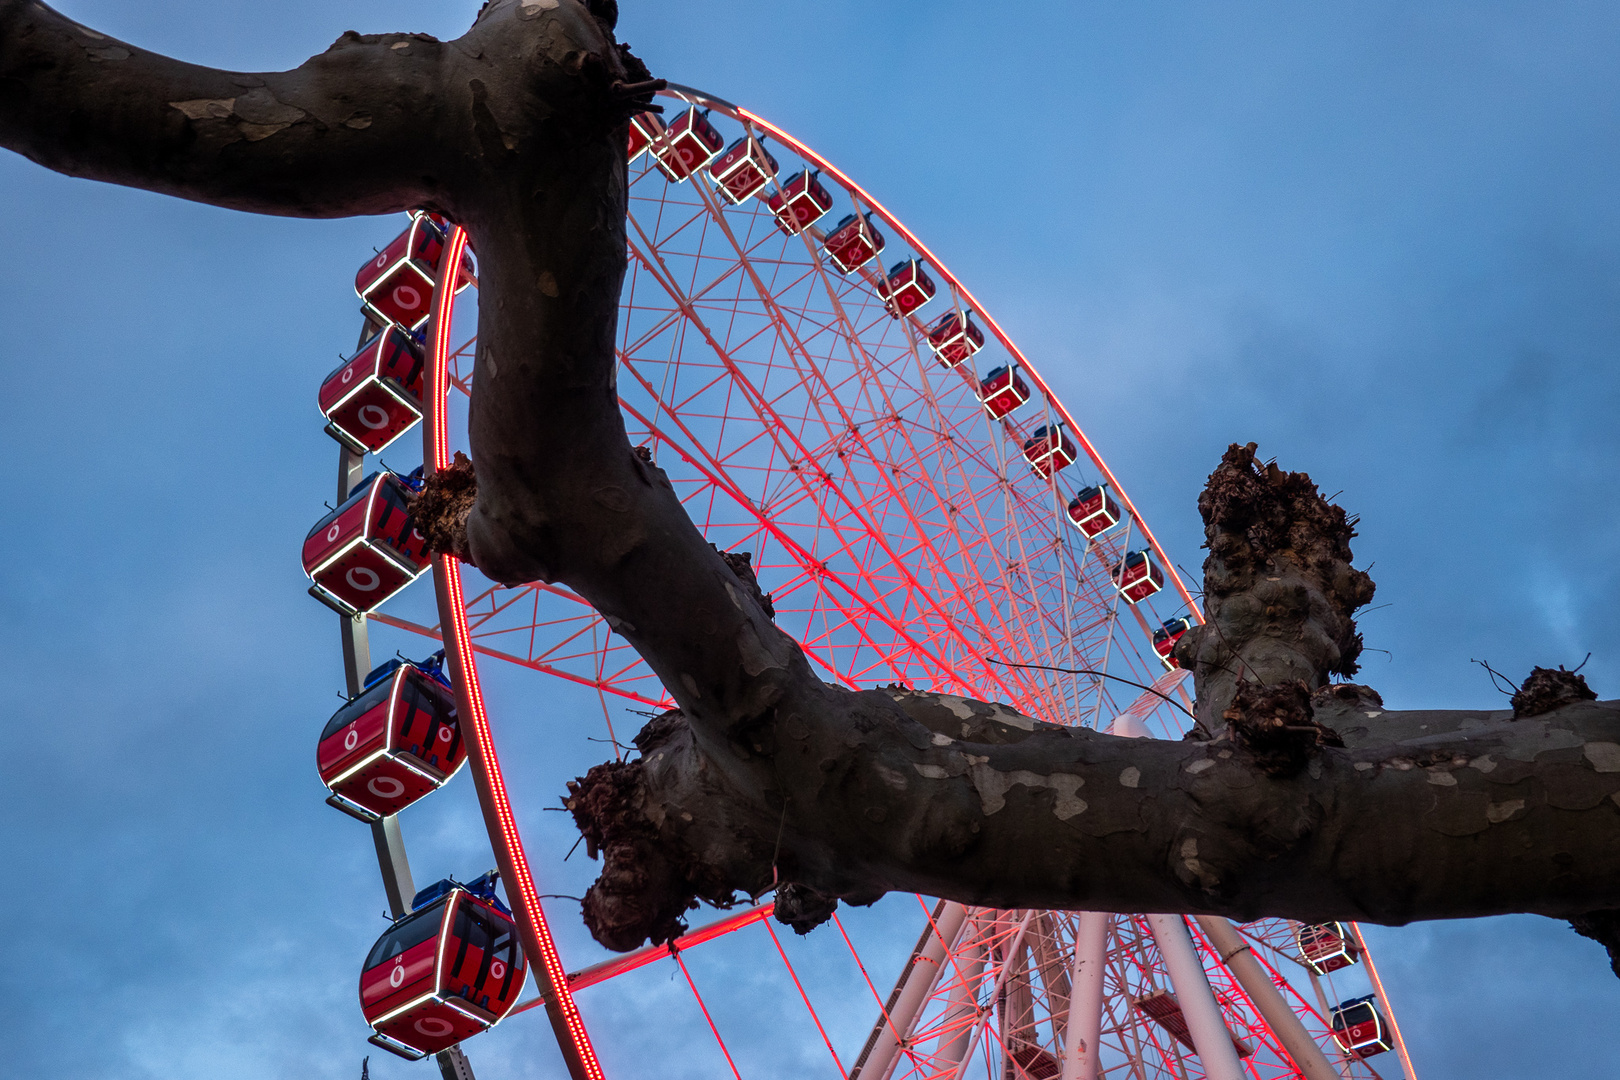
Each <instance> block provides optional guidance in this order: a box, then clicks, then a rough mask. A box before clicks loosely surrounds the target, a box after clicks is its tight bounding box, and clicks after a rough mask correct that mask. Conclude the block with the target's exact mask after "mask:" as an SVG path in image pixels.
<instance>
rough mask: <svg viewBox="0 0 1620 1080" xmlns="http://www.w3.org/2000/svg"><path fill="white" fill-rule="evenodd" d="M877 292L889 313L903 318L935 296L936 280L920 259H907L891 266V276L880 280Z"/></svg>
mask: <svg viewBox="0 0 1620 1080" xmlns="http://www.w3.org/2000/svg"><path fill="white" fill-rule="evenodd" d="M877 292H878V296H879V297H880V298H882V300H883V306H884V307H886V308H888V310H889V314H890V315H893V316H894V317H895V318H897V319H903V318H905V317H906V316H907V315H910V314H911V313H912V312H914V311H916V310H917V309H918V308H920V307H922V306H923V305H924V304H926V303H928V301H930V300H932V299H933V298H934V281H933V279H932V278H930V277H929V276H928V274H927V273H926V272H924V270H923V267H922V263H921V262H920V261H918V260H917V259H907V260H906V261H905V262H897V263H895V264H894V265H893V266H891V267H889V276H888V277H886V278H884V279H883V280H881V281H879V282H878V286H877Z"/></svg>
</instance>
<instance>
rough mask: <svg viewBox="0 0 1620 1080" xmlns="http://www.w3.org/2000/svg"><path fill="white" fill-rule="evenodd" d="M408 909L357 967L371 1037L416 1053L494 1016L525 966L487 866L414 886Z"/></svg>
mask: <svg viewBox="0 0 1620 1080" xmlns="http://www.w3.org/2000/svg"><path fill="white" fill-rule="evenodd" d="M411 907H412V911H411V913H410V914H409V915H406V916H404V917H403V918H401V919H399V920H398V921H396V922H395V923H394V925H393V926H392V927H390V928H389V930H388V932H387V933H385V934H383V936H382V937H381V938H379V939H378V940H377V944H376V945H374V946H372V949H371V953H370V955H368V956H367V957H366V962H365V968H364V970H363V971H362V972H361V975H360V1008H361V1011H362V1012H364V1013H365V1017H366V1022H367V1023H368V1024H370V1025H371V1027H372V1030H373V1031H374V1032H375V1034H373V1035H372V1036H371V1042H372V1043H373V1044H374V1045H376V1046H380V1047H382V1048H383V1049H385V1050H388V1051H390V1052H392V1053H395V1054H398V1055H399V1056H400V1057H403V1058H408V1059H411V1060H419V1059H421V1058H423V1057H426V1056H427V1055H428V1054H436V1053H438V1052H439V1051H440V1050H446V1049H448V1048H450V1047H452V1046H454V1045H455V1044H456V1043H458V1042H461V1041H462V1040H463V1039H466V1038H470V1037H471V1036H473V1035H477V1034H478V1033H479V1032H482V1031H486V1030H488V1029H489V1028H490V1027H493V1026H494V1025H495V1024H497V1023H498V1022H500V1020H501V1019H502V1018H504V1017H505V1016H506V1014H507V1013H509V1012H511V1011H512V1006H513V1005H515V1004H517V998H518V994H519V993H520V992H521V991H522V989H523V981H524V978H525V977H526V976H527V974H528V966H527V962H526V960H525V959H524V956H523V950H522V949H521V948H519V947H518V940H517V928H516V927H515V926H514V925H513V922H512V917H511V913H510V912H508V911H507V909H506V906H505V905H504V904H502V903H501V902H500V901H499V900H498V899H496V898H495V881H494V874H493V873H490V874H486V875H484V877H482V878H480V879H478V880H477V881H474V882H470V883H469V884H466V885H461V884H458V883H457V882H455V881H452V880H450V879H449V878H446V879H445V880H443V881H440V882H438V883H437V884H434V885H430V886H428V887H427V888H426V889H423V890H422V891H421V892H419V893H417V894H416V898H415V900H414V901H412V904H411Z"/></svg>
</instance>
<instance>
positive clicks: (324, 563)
mask: <svg viewBox="0 0 1620 1080" xmlns="http://www.w3.org/2000/svg"><path fill="white" fill-rule="evenodd" d="M418 472H420V470H418ZM421 483H422V481H421V480H420V479H419V478H418V477H417V475H416V474H415V473H413V474H412V475H411V476H410V477H401V476H396V475H395V474H393V473H391V472H381V473H373V474H372V475H370V476H368V477H366V478H365V479H364V480H362V481H360V484H359V486H357V487H356V488H355V489H354V492H353V493H352V494H351V495H350V496H349V497H348V498H347V499H345V500H344V501H343V504H342V505H341V506H339V507H338V508H337V509H336V510H333V511H332V512H331V513H329V514H327V515H326V516H325V517H323V518H321V520H319V521H317V522H316V523H315V527H314V528H312V529H310V530H309V535H308V536H307V537H305V538H304V553H303V554H304V573H306V574H308V575H309V576H310V579H311V580H312V581H314V582H315V584H314V585H312V586H311V587H310V590H309V594H310V595H311V596H313V597H315V599H317V600H319V601H320V602H321V603H323V604H325V605H326V606H327V607H329V608H331V609H333V610H334V611H336V612H338V613H339V614H342V615H358V614H360V613H362V612H367V611H371V610H373V609H375V608H376V607H377V606H378V605H380V604H381V603H382V602H383V601H384V600H387V599H388V598H389V597H391V596H393V595H394V594H395V593H397V592H399V590H401V589H403V588H404V587H405V586H407V585H409V584H410V583H411V582H413V581H415V580H416V578H417V576H418V575H420V574H421V573H422V571H423V570H425V569H427V565H428V563H429V562H431V561H432V555H431V554H429V552H428V550H427V540H426V539H425V538H423V536H422V534H421V533H419V532H417V531H416V526H415V525H414V524H413V523H412V521H411V514H410V511H409V510H408V509H407V508H406V502H405V496H406V493H407V492H408V491H412V490H415V489H416V488H419V487H420V486H421Z"/></svg>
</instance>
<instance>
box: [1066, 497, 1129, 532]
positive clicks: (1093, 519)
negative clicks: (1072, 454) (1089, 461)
mask: <svg viewBox="0 0 1620 1080" xmlns="http://www.w3.org/2000/svg"><path fill="white" fill-rule="evenodd" d="M1069 520H1070V521H1072V522H1074V527H1075V528H1077V529H1079V530H1080V531H1081V532H1083V533H1085V534H1086V539H1088V540H1089V539H1091V538H1092V537H1094V536H1101V535H1102V534H1103V533H1105V532H1107V531H1108V530H1109V529H1112V528H1113V527H1114V526H1115V525H1118V524H1119V521H1120V509H1119V503H1118V502H1116V501H1115V500H1114V497H1113V495H1111V494H1109V492H1108V486H1107V485H1106V484H1105V485H1102V486H1100V487H1085V488H1081V489H1080V491H1079V493H1078V494H1076V495H1075V497H1074V498H1072V499H1070V500H1069Z"/></svg>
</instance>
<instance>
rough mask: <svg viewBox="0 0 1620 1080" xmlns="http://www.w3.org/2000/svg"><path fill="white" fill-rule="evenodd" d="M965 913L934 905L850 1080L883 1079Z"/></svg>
mask: <svg viewBox="0 0 1620 1080" xmlns="http://www.w3.org/2000/svg"><path fill="white" fill-rule="evenodd" d="M966 916H967V908H965V907H963V906H962V905H961V904H957V903H953V902H951V901H949V900H941V901H940V902H939V903H938V904H936V905H935V906H934V913H933V915H932V916H930V917H929V920H928V925H927V926H925V927H923V932H922V937H920V938H919V939H918V940H917V947H916V948H915V949H913V950H912V951H911V959H910V960H909V961H907V963H906V967H905V970H904V971H902V972H901V973H900V978H899V980H898V981H897V982H896V983H895V984H894V991H893V992H892V993H891V994H889V1000H888V1001H886V1002H884V1005H883V1011H882V1012H881V1013H879V1014H878V1018H877V1023H876V1024H874V1025H872V1034H871V1035H869V1036H868V1037H867V1039H866V1045H865V1046H864V1047H862V1049H861V1056H860V1057H859V1058H858V1059H857V1060H856V1062H855V1067H854V1068H853V1069H851V1070H850V1071H849V1080H886V1078H887V1077H888V1075H889V1072H890V1070H892V1069H893V1068H894V1063H895V1061H896V1059H898V1058H899V1056H900V1047H901V1046H902V1045H904V1044H905V1043H906V1041H907V1040H908V1039H910V1037H911V1027H912V1025H913V1024H915V1023H916V1022H917V1013H918V1012H919V1011H921V1009H922V1006H923V1002H925V1001H927V1000H928V995H929V993H930V992H931V991H932V990H933V989H934V983H935V982H936V981H938V979H939V973H940V968H941V967H942V966H943V962H944V960H945V952H946V950H947V949H949V948H951V947H953V946H955V944H956V939H957V936H958V935H959V934H960V933H961V931H962V921H963V919H964V918H965V917H966Z"/></svg>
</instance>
